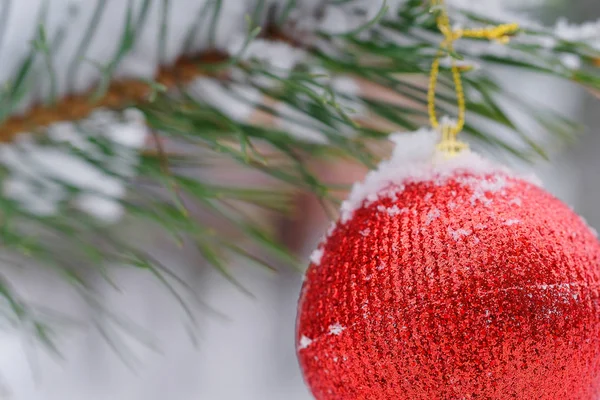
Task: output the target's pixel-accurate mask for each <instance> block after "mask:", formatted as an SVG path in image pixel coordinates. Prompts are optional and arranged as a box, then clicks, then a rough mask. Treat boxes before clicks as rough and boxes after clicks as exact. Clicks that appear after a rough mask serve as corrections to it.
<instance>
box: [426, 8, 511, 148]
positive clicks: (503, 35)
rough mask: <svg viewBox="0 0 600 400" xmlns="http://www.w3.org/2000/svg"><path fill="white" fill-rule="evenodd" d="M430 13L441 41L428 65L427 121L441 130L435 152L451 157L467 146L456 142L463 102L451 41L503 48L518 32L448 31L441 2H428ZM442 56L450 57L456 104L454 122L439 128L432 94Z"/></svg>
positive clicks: (508, 28) (496, 29)
mask: <svg viewBox="0 0 600 400" xmlns="http://www.w3.org/2000/svg"><path fill="white" fill-rule="evenodd" d="M431 3H432V10H434V11H436V12H437V13H438V15H437V18H436V22H437V26H438V28H439V30H440V32H441V33H442V34H443V35H444V40H443V41H442V43H441V44H440V49H439V50H438V52H437V54H436V56H435V59H434V60H433V64H432V65H431V76H430V79H429V92H428V94H427V103H428V111H429V119H430V122H431V126H432V127H433V128H434V129H441V133H442V140H441V142H440V143H439V144H438V150H440V151H441V152H443V153H444V154H445V155H446V156H447V157H453V156H455V155H456V154H458V153H460V152H461V151H462V150H464V149H466V148H467V147H468V145H467V144H466V143H464V142H460V141H458V140H457V138H456V137H457V136H458V134H459V133H460V132H461V131H462V130H463V128H464V126H465V114H466V102H465V92H464V88H463V84H462V79H461V75H460V73H461V71H460V68H459V66H458V64H457V63H456V59H455V57H453V54H452V53H454V41H456V40H458V39H460V38H463V37H464V38H473V39H488V40H496V41H498V42H499V43H502V44H506V43H508V42H509V40H510V35H512V34H514V33H515V32H516V31H517V30H518V29H519V25H518V24H503V25H498V26H495V27H489V28H482V29H452V27H451V26H450V18H449V17H448V12H447V10H446V7H445V4H444V0H431ZM446 54H449V55H450V60H451V61H450V63H451V71H452V80H453V81H454V88H455V91H456V99H457V103H458V120H457V121H456V122H455V123H453V124H451V123H443V124H442V127H441V128H440V123H439V120H438V118H437V115H436V111H435V94H436V86H437V82H438V77H439V74H440V60H441V59H442V57H443V56H444V55H446Z"/></svg>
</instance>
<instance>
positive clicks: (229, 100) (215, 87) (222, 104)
mask: <svg viewBox="0 0 600 400" xmlns="http://www.w3.org/2000/svg"><path fill="white" fill-rule="evenodd" d="M188 90H189V93H190V94H192V95H193V96H194V97H196V98H197V99H202V100H203V101H205V102H206V103H208V104H210V105H211V106H213V107H215V108H216V109H218V110H219V111H221V112H222V113H224V114H225V115H227V116H228V117H229V118H231V119H233V120H235V121H247V120H248V119H249V118H250V116H251V115H252V114H253V113H254V111H255V110H256V105H257V104H260V103H261V102H262V94H261V93H260V91H259V90H258V89H255V88H253V87H251V86H248V85H240V84H230V85H227V86H225V85H223V84H222V83H221V82H219V81H218V80H217V79H213V78H198V79H196V80H195V81H194V82H192V83H191V84H190V85H189V87H188Z"/></svg>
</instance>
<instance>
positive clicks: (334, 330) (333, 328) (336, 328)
mask: <svg viewBox="0 0 600 400" xmlns="http://www.w3.org/2000/svg"><path fill="white" fill-rule="evenodd" d="M345 330H346V328H345V327H343V326H342V325H340V324H339V323H335V324H333V325H330V326H329V334H330V335H335V336H339V335H341V334H342V332H344V331H345Z"/></svg>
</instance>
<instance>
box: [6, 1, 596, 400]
mask: <svg viewBox="0 0 600 400" xmlns="http://www.w3.org/2000/svg"><path fill="white" fill-rule="evenodd" d="M537 13H538V14H539V17H540V18H542V19H544V20H546V21H548V22H551V21H553V20H554V19H556V17H557V15H562V16H565V17H567V18H569V19H570V20H573V21H583V20H590V19H597V18H598V17H600V3H598V2H597V1H595V0H574V1H569V2H566V1H565V2H558V1H552V2H540V4H539V8H538V11H537ZM599 40H600V38H599ZM497 73H498V75H499V76H501V77H502V80H503V82H504V83H505V85H507V86H509V87H511V88H512V89H513V91H514V92H517V93H519V94H520V95H522V96H525V97H527V98H530V99H531V100H532V101H535V102H541V103H544V104H547V105H549V106H551V107H553V108H555V109H556V110H558V111H560V112H561V113H563V114H566V115H570V116H572V117H573V118H574V119H575V120H577V121H581V122H582V123H584V124H585V125H586V126H587V129H586V130H585V131H584V132H582V133H581V135H580V136H579V137H578V138H577V140H576V141H575V142H574V143H573V145H572V146H570V147H564V148H561V149H556V150H555V151H554V153H553V154H551V160H550V161H549V162H544V163H539V164H537V165H535V166H527V165H515V168H519V169H533V170H534V171H535V172H536V173H537V174H538V175H539V176H540V177H541V178H542V180H543V181H544V183H545V185H546V187H547V188H548V189H549V190H550V191H552V192H553V193H555V194H556V195H557V196H558V197H560V198H561V199H563V200H564V201H565V202H567V203H568V204H570V205H572V206H573V207H574V208H575V209H576V210H577V211H578V212H580V213H581V214H582V215H583V216H584V217H585V218H586V219H587V221H588V222H589V224H590V225H591V226H593V227H596V228H598V229H600V207H599V205H600V157H599V156H598V155H599V154H600V135H599V134H598V126H600V101H598V99H596V98H594V97H593V95H590V93H587V92H585V91H584V90H582V89H579V88H577V87H574V86H573V85H570V84H565V83H562V82H557V81H555V80H553V79H549V78H546V77H542V76H536V75H534V74H524V73H521V72H520V73H519V74H516V73H514V71H511V70H510V69H506V70H498V71H497ZM512 112H513V113H515V115H518V113H519V110H512ZM531 130H532V135H539V136H543V132H542V131H539V127H533V126H532V127H531ZM323 173H328V174H331V175H332V176H335V177H338V178H339V179H340V180H343V181H345V182H348V181H353V180H357V179H359V178H360V176H361V173H362V172H361V171H360V169H356V168H355V169H348V168H337V169H333V170H332V169H328V170H327V171H326V172H325V171H324V172H323ZM298 203H299V215H298V216H297V218H296V220H291V221H290V220H286V221H273V223H274V224H277V227H278V229H279V230H280V232H281V235H282V237H284V238H285V240H286V241H288V242H289V243H290V244H293V246H294V247H295V248H296V249H297V251H298V252H299V253H300V254H301V256H302V257H303V258H304V259H305V260H308V256H309V254H310V252H311V250H312V249H313V247H314V245H315V244H316V242H317V240H318V239H319V237H320V236H321V235H322V234H323V232H324V231H325V230H326V228H327V225H328V224H329V222H328V221H327V220H326V218H325V217H324V215H323V214H322V212H321V211H320V210H319V209H318V207H316V206H315V204H313V201H312V200H310V199H308V198H300V199H298ZM120 229H123V230H125V231H126V232H127V233H128V234H129V235H131V236H132V237H136V238H139V240H140V241H142V242H143V243H145V244H146V245H147V246H149V247H151V248H153V249H154V250H155V252H156V254H158V256H159V257H160V258H161V259H163V260H166V261H167V262H168V264H169V265H170V266H172V267H173V268H174V269H175V270H176V271H177V272H178V273H179V274H181V275H182V276H184V277H185V278H186V280H187V282H188V283H189V284H191V285H193V286H194V287H196V288H197V290H198V293H199V295H200V297H201V299H202V300H203V302H204V303H205V306H202V307H201V306H199V309H198V310H197V315H198V318H199V323H198V327H197V328H196V329H195V331H194V333H193V334H190V332H189V331H188V330H186V326H185V323H184V322H183V321H184V317H183V316H182V313H181V310H180V307H179V305H178V304H177V303H176V302H175V301H174V299H173V297H172V296H171V295H170V294H169V293H166V292H165V290H164V287H162V286H161V285H160V284H158V283H157V282H156V281H155V280H154V278H153V277H151V276H146V275H143V274H139V273H133V272H131V271H122V273H120V274H119V275H118V276H117V278H116V280H117V281H118V282H119V284H120V288H121V291H120V292H118V293H117V292H115V291H114V290H113V289H112V288H109V287H105V286H104V285H103V283H101V282H99V283H98V287H97V290H98V292H99V293H100V294H101V296H102V297H103V299H104V300H105V305H106V308H107V309H115V310H119V311H122V312H123V313H124V314H126V315H127V318H128V321H131V322H132V323H135V324H136V325H139V326H142V327H144V329H145V330H144V331H140V332H136V333H133V334H130V335H123V334H121V333H119V332H117V330H115V332H113V333H115V334H116V335H117V336H119V340H118V341H117V342H114V343H111V342H107V340H106V338H105V337H102V335H101V334H100V333H98V332H97V331H95V330H82V329H78V328H77V327H72V326H67V325H65V329H64V332H63V333H64V335H63V337H62V338H61V340H60V345H61V347H60V348H61V352H62V354H63V358H62V359H60V358H57V357H50V356H48V354H46V352H44V351H43V350H42V349H40V348H39V347H36V346H35V345H34V344H33V343H31V342H30V341H29V340H28V339H27V338H24V337H21V336H19V335H15V334H13V333H3V332H2V331H0V399H14V400H80V399H81V400H83V399H85V400H108V399H110V400H142V399H143V400H164V399H175V400H280V399H286V400H302V399H310V398H311V396H310V394H309V393H308V391H307V390H306V388H305V386H304V384H303V382H302V377H301V374H300V371H299V368H298V365H297V361H296V357H295V344H294V325H295V317H296V301H297V297H298V294H299V291H300V286H301V283H302V276H301V274H300V273H298V272H296V271H292V270H290V269H289V268H286V267H285V266H281V268H280V272H279V273H277V274H271V273H268V272H265V271H263V270H261V269H258V268H255V267H253V266H248V265H246V264H245V263H241V262H237V263H236V262H234V263H233V266H232V271H233V274H234V275H235V276H236V278H237V279H238V280H239V281H240V282H243V284H244V285H245V287H246V288H248V289H249V290H250V291H251V292H252V293H253V294H254V298H252V297H249V296H248V295H246V294H244V293H242V292H241V291H239V290H238V289H237V288H236V287H234V286H233V285H232V284H231V283H230V282H228V281H226V280H224V279H223V278H222V276H221V275H220V274H219V273H217V272H215V271H213V270H212V269H211V267H209V266H204V265H202V263H201V262H200V261H199V258H198V257H197V255H196V254H194V253H193V252H192V251H189V250H188V249H186V248H184V249H174V248H171V247H167V246H163V239H162V238H161V236H160V235H159V234H154V233H153V232H151V231H150V232H149V231H148V230H147V229H146V227H144V226H139V225H135V224H127V222H124V223H123V224H122V225H121V226H120ZM306 263H308V261H307V262H306ZM31 274H32V272H26V271H22V272H19V273H18V274H17V275H16V279H20V280H22V281H27V282H28V289H29V291H30V292H31V293H33V294H34V297H36V298H38V299H40V300H41V301H47V302H48V303H49V304H51V305H52V306H53V307H59V308H61V307H62V308H66V309H69V310H70V311H71V313H72V314H75V315H77V316H79V317H81V318H83V319H90V318H92V316H93V318H98V319H99V320H100V322H102V320H103V318H104V316H103V315H98V314H97V310H92V309H88V308H86V307H84V306H83V305H77V304H73V303H72V302H71V298H70V297H68V296H66V295H64V294H63V293H62V292H61V291H60V290H57V288H58V287H59V286H58V285H54V284H53V281H52V279H53V278H51V277H50V275H49V276H48V277H44V276H41V275H39V274H38V273H37V272H36V275H35V276H33V275H31ZM146 337H148V338H149V339H148V340H152V344H153V346H154V345H155V346H156V349H149V348H148V346H144V345H142V343H143V342H145V340H146Z"/></svg>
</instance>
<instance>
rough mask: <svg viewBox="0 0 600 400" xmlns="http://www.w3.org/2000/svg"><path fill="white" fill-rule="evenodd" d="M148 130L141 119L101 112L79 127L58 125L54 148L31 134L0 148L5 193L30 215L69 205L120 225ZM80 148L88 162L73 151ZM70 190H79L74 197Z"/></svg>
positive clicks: (135, 114) (134, 113)
mask: <svg viewBox="0 0 600 400" xmlns="http://www.w3.org/2000/svg"><path fill="white" fill-rule="evenodd" d="M147 133H148V128H147V126H146V123H145V119H144V117H143V115H141V113H140V112H139V111H138V110H135V109H130V110H126V111H125V112H124V113H122V114H121V113H116V112H112V111H108V110H97V111H96V112H94V114H93V115H92V116H90V118H88V119H86V120H85V121H83V122H81V123H80V124H78V125H76V124H74V123H72V122H62V123H57V124H54V125H52V126H50V127H49V129H48V138H49V140H50V141H51V143H53V144H54V145H48V144H46V145H40V144H38V143H36V142H35V141H34V140H33V138H32V137H31V136H30V135H20V136H19V137H18V138H17V141H16V142H15V143H10V144H2V145H0V164H2V165H3V166H4V168H5V169H6V171H7V177H6V178H5V179H4V181H3V184H2V192H3V195H4V196H5V197H6V198H8V199H11V200H14V201H17V202H19V203H20V204H21V207H23V208H24V209H25V210H26V211H27V212H30V213H32V214H34V215H39V216H51V215H55V214H57V213H58V212H59V209H60V208H61V207H64V205H65V204H69V203H71V205H74V206H75V207H77V208H78V209H80V210H81V211H83V212H86V213H88V214H90V215H92V216H94V217H96V218H98V219H100V220H103V221H106V222H116V221H118V220H119V219H120V218H121V216H122V215H123V213H124V208H123V206H122V205H121V204H120V202H121V200H122V199H123V198H124V197H125V193H126V190H127V184H126V180H127V179H130V178H133V177H134V176H135V175H137V174H136V169H137V166H138V163H139V155H138V153H139V150H140V149H141V148H142V147H143V146H144V144H145V141H146V136H147ZM73 149H76V150H77V151H78V152H81V153H83V154H84V155H85V158H84V157H82V156H80V155H78V154H77V155H76V154H75V153H74V152H73ZM70 191H75V196H74V197H73V198H71V196H70V195H69V193H70Z"/></svg>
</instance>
